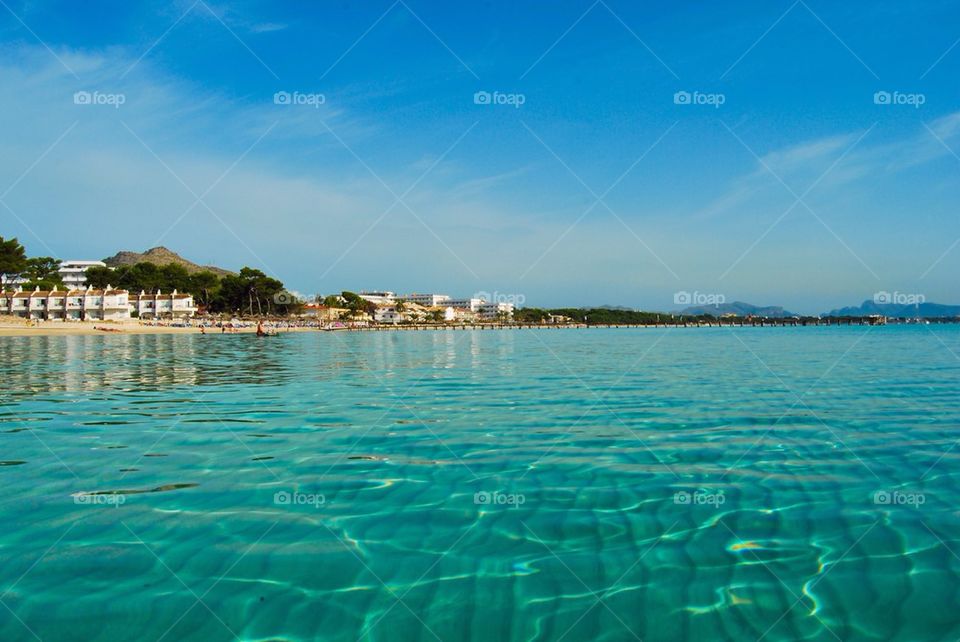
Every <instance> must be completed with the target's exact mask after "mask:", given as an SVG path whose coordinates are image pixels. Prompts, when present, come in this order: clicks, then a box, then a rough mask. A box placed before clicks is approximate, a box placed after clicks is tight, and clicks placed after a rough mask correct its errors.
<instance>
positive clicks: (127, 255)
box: [103, 246, 234, 276]
mask: <svg viewBox="0 0 960 642" xmlns="http://www.w3.org/2000/svg"><path fill="white" fill-rule="evenodd" d="M103 262H104V263H106V264H107V265H109V266H110V267H114V268H115V267H120V266H124V265H135V264H137V263H153V264H154V265H167V264H168V263H176V264H177V265H182V266H183V267H185V268H186V269H187V272H189V273H191V274H193V273H194V272H203V271H210V272H213V273H214V274H216V275H218V276H226V275H228V274H234V272H231V271H230V270H225V269H224V268H221V267H217V266H215V265H198V264H196V263H194V262H193V261H188V260H187V259H185V258H183V257H182V256H180V255H179V254H177V253H176V252H173V251H172V250H169V249H167V248H165V247H163V246H160V247H152V248H150V249H149V250H147V251H146V252H143V253H140V252H129V251H123V252H117V253H116V254H114V255H113V256H111V257H110V258H106V259H103Z"/></svg>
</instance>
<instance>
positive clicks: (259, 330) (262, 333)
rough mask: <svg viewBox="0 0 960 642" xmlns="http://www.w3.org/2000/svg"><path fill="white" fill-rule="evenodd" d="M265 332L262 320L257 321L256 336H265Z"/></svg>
mask: <svg viewBox="0 0 960 642" xmlns="http://www.w3.org/2000/svg"><path fill="white" fill-rule="evenodd" d="M266 334H267V333H266V332H265V331H264V329H263V321H257V336H258V337H263V336H266Z"/></svg>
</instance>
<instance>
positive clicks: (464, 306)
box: [443, 298, 484, 312]
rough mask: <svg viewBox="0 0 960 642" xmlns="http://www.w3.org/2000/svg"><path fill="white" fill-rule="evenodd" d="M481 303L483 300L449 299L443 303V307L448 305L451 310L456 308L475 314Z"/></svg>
mask: <svg viewBox="0 0 960 642" xmlns="http://www.w3.org/2000/svg"><path fill="white" fill-rule="evenodd" d="M483 303H484V300H483V299H477V298H469V299H449V300H447V301H444V302H443V304H444V305H448V306H450V307H451V308H456V309H458V310H469V311H470V312H477V311H478V310H479V309H480V306H481V305H483Z"/></svg>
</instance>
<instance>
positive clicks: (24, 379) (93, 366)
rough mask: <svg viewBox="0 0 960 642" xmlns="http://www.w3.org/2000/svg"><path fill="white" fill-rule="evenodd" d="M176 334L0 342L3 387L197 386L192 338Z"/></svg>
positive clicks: (58, 389) (36, 390) (38, 390)
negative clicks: (4, 366) (3, 367)
mask: <svg viewBox="0 0 960 642" xmlns="http://www.w3.org/2000/svg"><path fill="white" fill-rule="evenodd" d="M184 338H187V337H184ZM177 339H178V337H176V336H175V335H121V336H111V337H99V336H82V335H81V336H70V337H50V336H42V337H27V338H23V339H20V338H18V339H15V340H8V341H3V342H0V358H2V359H3V363H4V364H5V365H6V368H5V371H4V379H5V380H6V383H7V387H8V389H10V390H14V391H15V392H19V393H28V394H30V393H42V392H91V391H95V390H99V389H102V388H112V387H124V386H137V387H147V388H149V387H153V386H170V385H196V384H197V383H198V368H197V364H196V355H195V346H194V343H193V342H192V341H190V340H182V339H183V338H180V339H181V340H177ZM187 339H189V338H187Z"/></svg>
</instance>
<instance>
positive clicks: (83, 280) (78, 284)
mask: <svg viewBox="0 0 960 642" xmlns="http://www.w3.org/2000/svg"><path fill="white" fill-rule="evenodd" d="M91 267H107V264H106V263H104V262H103V261H61V262H60V269H59V270H58V271H59V272H60V278H61V279H62V280H63V285H64V286H66V287H67V288H68V289H71V290H79V289H80V288H82V287H84V286H85V285H86V284H87V275H86V271H87V268H91Z"/></svg>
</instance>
